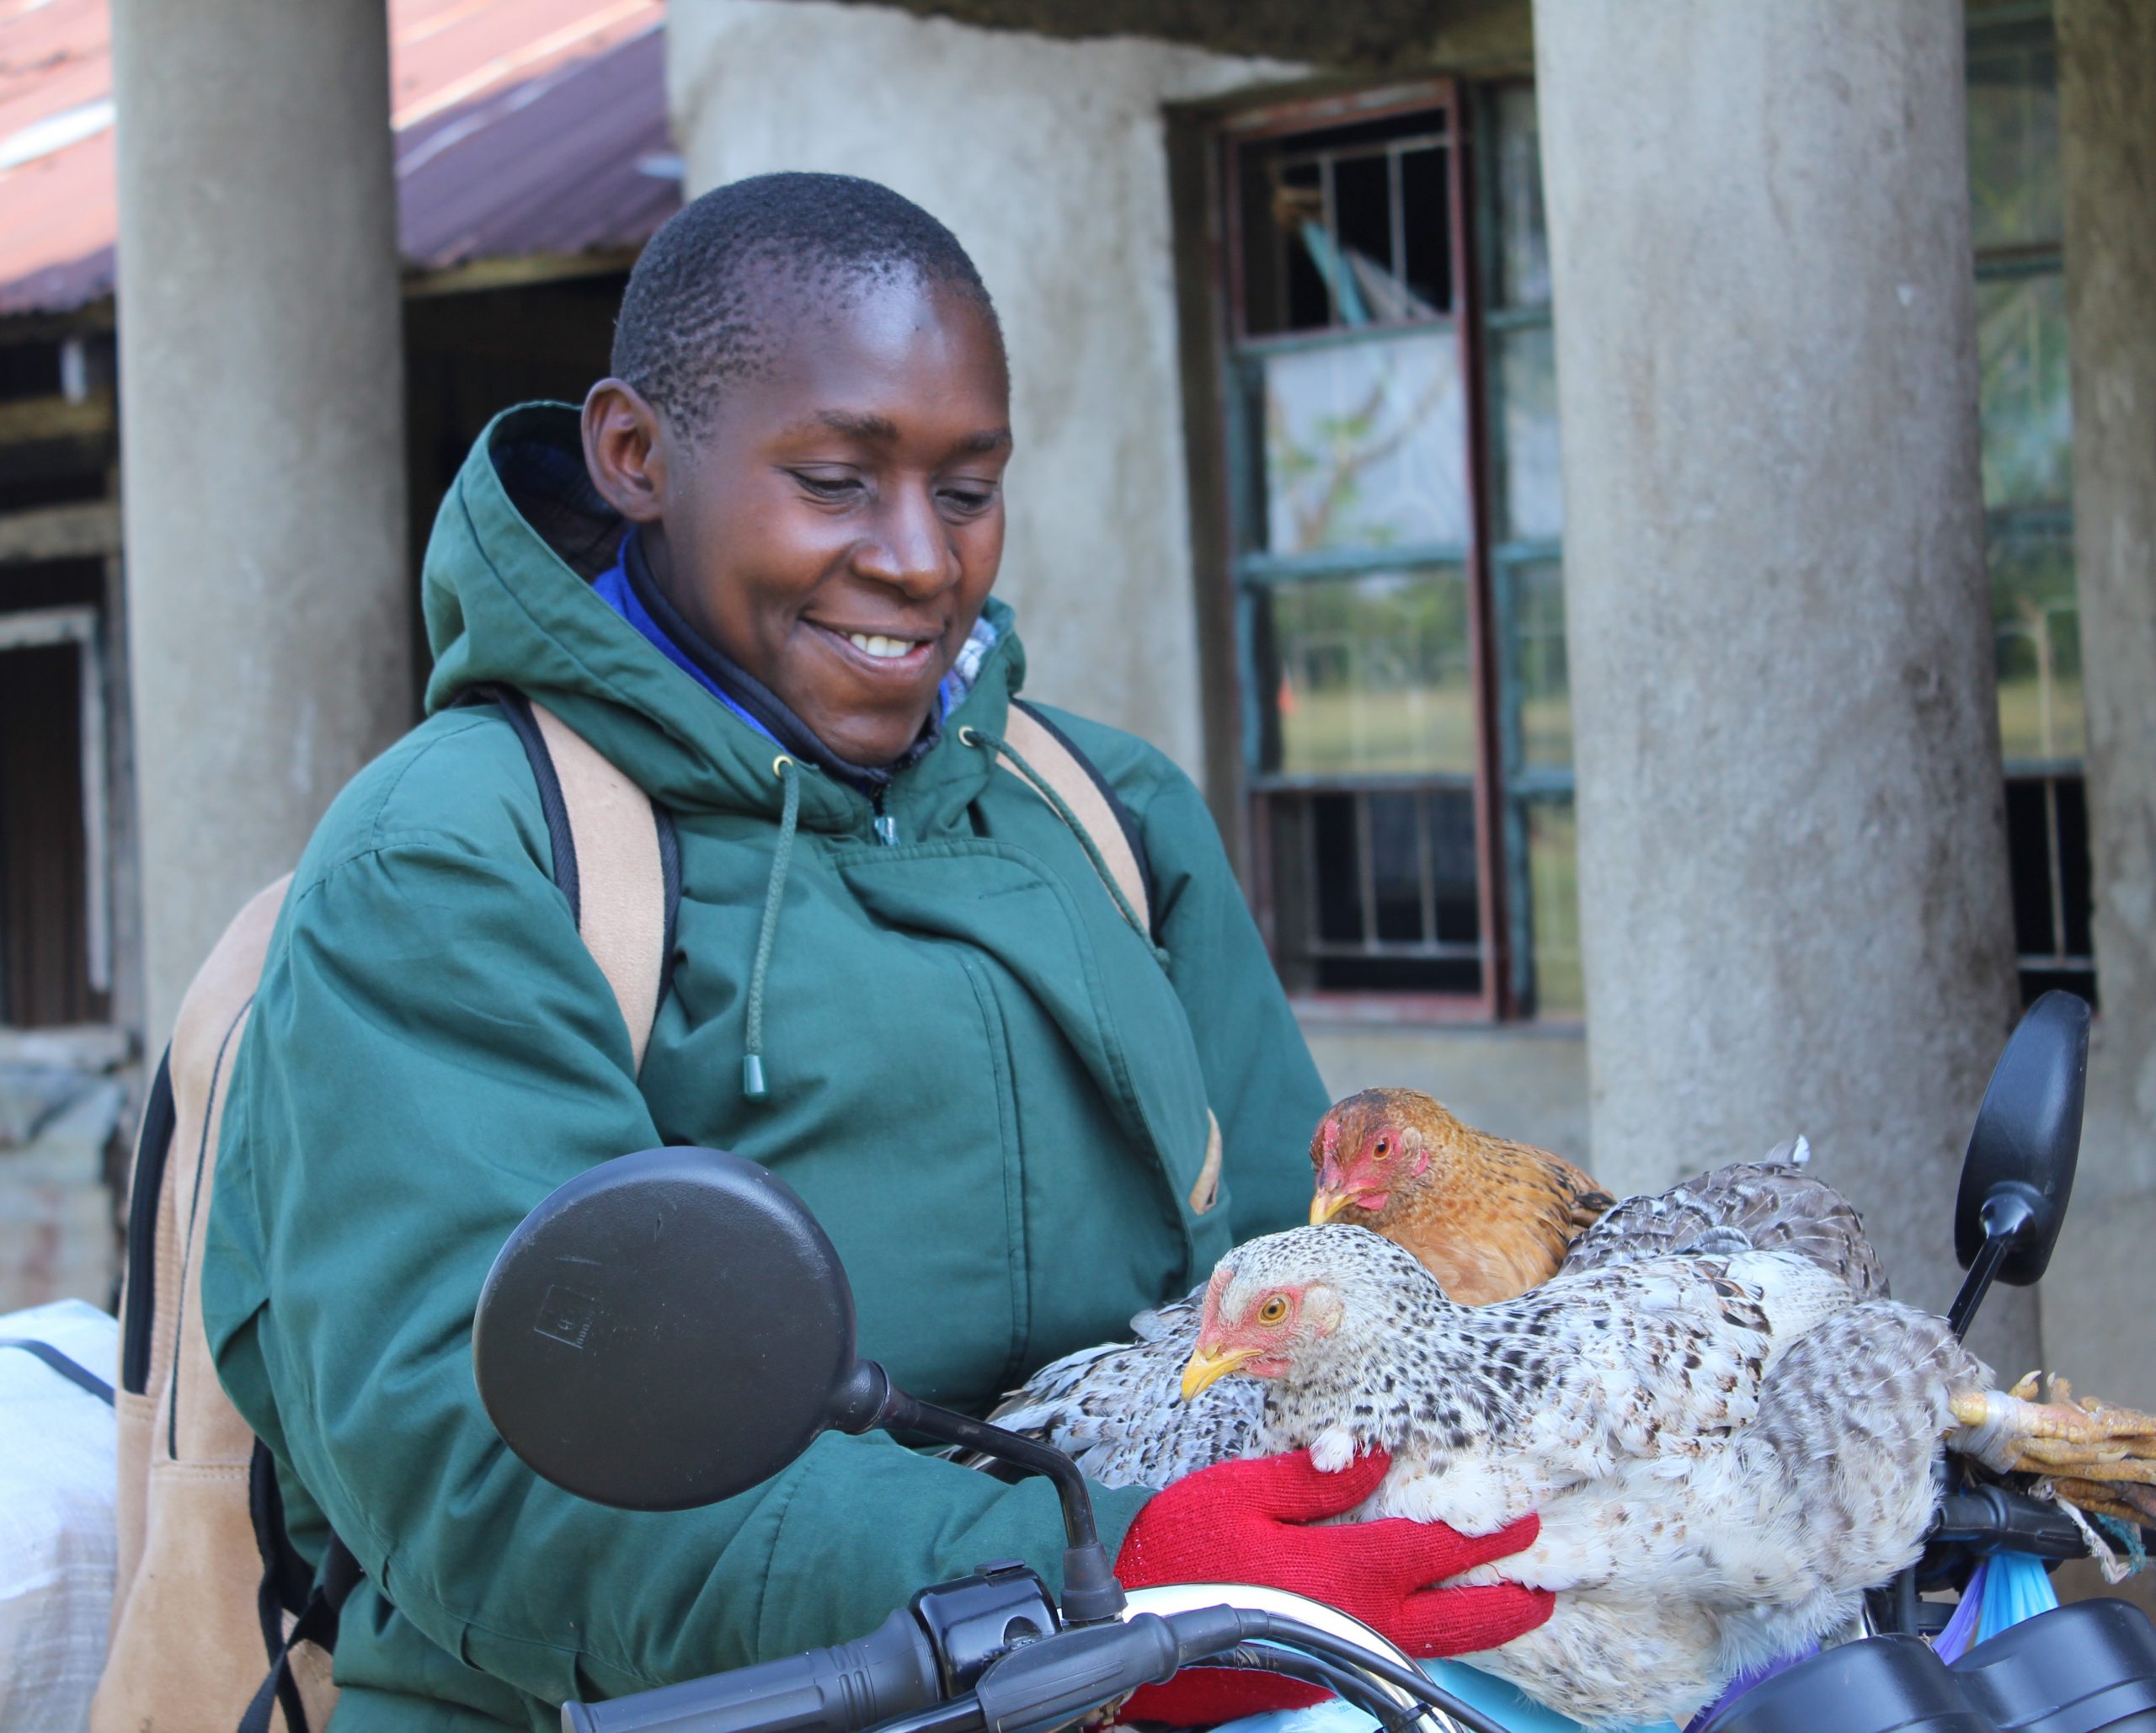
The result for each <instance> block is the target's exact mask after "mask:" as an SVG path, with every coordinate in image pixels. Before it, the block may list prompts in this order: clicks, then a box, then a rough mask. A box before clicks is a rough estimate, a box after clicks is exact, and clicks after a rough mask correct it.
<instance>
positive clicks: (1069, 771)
mask: <svg viewBox="0 0 2156 1733" xmlns="http://www.w3.org/2000/svg"><path fill="white" fill-rule="evenodd" d="M1003 738H1004V739H1006V740H1007V741H1008V742H1009V743H1010V744H1011V747H1012V749H1014V750H1015V751H1016V752H1017V754H1018V755H1019V756H1020V757H1022V758H1023V759H1024V760H1026V761H1027V763H1028V764H1030V765H1033V768H1034V770H1036V771H1038V772H1039V773H1040V777H1041V780H1042V781H1044V782H1046V783H1047V784H1048V785H1049V787H1051V788H1053V789H1054V791H1055V792H1057V793H1058V794H1059V795H1060V796H1061V797H1062V798H1063V803H1064V804H1065V806H1067V807H1069V808H1070V811H1071V813H1072V815H1073V816H1074V817H1075V818H1076V819H1077V820H1078V822H1079V823H1080V824H1082V825H1084V826H1085V827H1086V835H1089V836H1091V838H1092V840H1093V846H1094V848H1095V849H1097V850H1098V851H1099V852H1100V857H1101V861H1102V864H1103V865H1105V866H1106V867H1107V870H1108V876H1109V877H1111V878H1112V879H1113V880H1114V882H1115V886H1116V888H1117V889H1118V890H1119V891H1121V892H1122V893H1123V900H1124V901H1125V902H1127V903H1128V904H1130V906H1131V909H1133V911H1134V912H1135V913H1136V914H1137V916H1138V919H1139V922H1140V923H1141V924H1142V925H1144V927H1145V930H1146V931H1147V933H1148V934H1149V935H1150V932H1151V931H1152V928H1153V904H1152V898H1150V896H1149V895H1148V894H1147V893H1146V885H1145V869H1144V868H1143V867H1140V866H1139V863H1138V851H1136V850H1135V849H1134V848H1133V847H1132V846H1131V845H1130V838H1129V835H1126V834H1125V832H1124V830H1123V819H1122V818H1121V816H1120V815H1119V814H1118V813H1117V812H1116V810H1115V808H1113V807H1112V806H1110V805H1109V804H1108V797H1107V794H1106V793H1105V792H1103V791H1102V787H1101V784H1100V782H1099V780H1098V779H1097V776H1096V775H1095V773H1094V771H1093V767H1092V766H1091V765H1089V764H1087V763H1086V760H1084V759H1082V758H1081V757H1080V756H1079V755H1078V754H1077V752H1076V750H1075V749H1074V748H1073V747H1072V746H1071V744H1070V742H1069V741H1068V740H1066V739H1064V738H1063V736H1062V735H1061V734H1060V733H1058V732H1057V731H1056V730H1055V729H1054V728H1050V727H1049V725H1048V723H1044V722H1043V721H1042V720H1041V718H1040V717H1037V716H1035V715H1034V714H1033V712H1031V711H1029V710H1027V709H1026V708H1025V707H1023V706H1022V705H1018V704H1013V705H1012V706H1011V708H1010V711H1009V712H1008V713H1007V714H1006V716H1005V717H1004V722H1003ZM997 756H998V757H999V758H1001V759H1002V761H1003V762H1004V763H1005V764H1006V765H1011V760H1009V759H1007V758H1003V756H1002V755H1001V754H1000V753H999V754H998V755H997ZM1011 770H1012V771H1013V772H1014V773H1015V774H1017V776H1018V778H1019V780H1020V781H1025V780H1026V779H1025V775H1024V773H1023V772H1022V771H1018V769H1017V765H1011ZM1028 786H1030V785H1028Z"/></svg>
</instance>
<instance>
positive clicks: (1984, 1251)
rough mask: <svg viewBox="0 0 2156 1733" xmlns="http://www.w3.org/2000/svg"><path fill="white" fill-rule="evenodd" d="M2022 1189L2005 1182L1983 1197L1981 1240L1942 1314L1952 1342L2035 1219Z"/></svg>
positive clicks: (1963, 1332) (1966, 1329) (1964, 1333)
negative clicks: (1957, 1288)
mask: <svg viewBox="0 0 2156 1733" xmlns="http://www.w3.org/2000/svg"><path fill="white" fill-rule="evenodd" d="M2022 1190H2023V1187H2021V1186H2020V1185H2019V1184H2018V1183H2017V1182H2015V1181H2008V1182H2007V1183H2005V1184H2004V1185H1999V1186H1993V1188H1992V1192H1991V1195H1990V1196H1989V1197H1986V1198H1985V1199H1984V1208H1983V1224H1984V1243H1983V1246H1982V1247H1981V1248H1980V1249H1979V1250H1977V1256H1976V1258H1975V1260H1974V1261H1972V1263H1971V1264H1970V1266H1969V1273H1968V1275H1967V1277H1966V1278H1964V1280H1963V1281H1962V1283H1961V1292H1960V1293H1957V1294H1956V1295H1955V1296H1954V1304H1953V1307H1952V1309H1950V1310H1949V1311H1948V1313H1947V1314H1946V1327H1947V1328H1948V1329H1949V1330H1952V1331H1953V1332H1954V1340H1955V1341H1961V1339H1962V1338H1963V1337H1965V1336H1967V1335H1968V1333H1969V1325H1970V1324H1971V1323H1972V1321H1973V1320H1974V1319H1975V1318H1976V1315H1977V1307H1978V1306H1980V1305H1982V1304H1983V1298H1984V1296H1985V1295H1986V1294H1987V1293H1989V1292H1990V1291H1991V1284H1992V1278H1993V1277H1995V1276H1996V1275H1998V1274H1999V1265H2000V1264H2001V1263H2003V1262H2004V1261H2005V1259H2006V1255H2007V1253H2008V1252H2009V1251H2011V1250H2014V1247H2015V1244H2016V1242H2018V1241H2019V1240H2020V1238H2021V1236H2022V1234H2025V1233H2026V1232H2027V1231H2028V1229H2029V1226H2030V1224H2031V1223H2032V1222H2034V1221H2035V1220H2036V1208H2035V1206H2034V1205H2033V1204H2031V1202H2030V1201H2029V1199H2028V1198H2027V1197H2024V1196H2022V1195H2021V1193H2022Z"/></svg>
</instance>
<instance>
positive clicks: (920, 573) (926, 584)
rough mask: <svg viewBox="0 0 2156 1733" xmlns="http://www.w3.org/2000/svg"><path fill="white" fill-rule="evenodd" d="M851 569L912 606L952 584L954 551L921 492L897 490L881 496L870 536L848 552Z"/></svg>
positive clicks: (955, 578)
mask: <svg viewBox="0 0 2156 1733" xmlns="http://www.w3.org/2000/svg"><path fill="white" fill-rule="evenodd" d="M853 568H854V570H855V571H856V572H857V573H859V574H860V575H861V576H862V577H863V578H866V579H870V580H871V581H872V582H874V583H878V584H889V585H891V586H892V587H893V588H894V589H899V590H902V591H904V592H905V595H907V596H908V597H909V598H910V599H912V600H926V598H928V597H930V596H932V595H937V593H938V592H940V591H942V590H944V589H949V588H950V586H951V585H952V584H955V583H957V582H958V574H959V566H958V550H957V549H956V548H955V547H953V546H952V542H951V532H950V529H949V526H948V525H946V524H945V523H944V521H943V520H942V516H941V515H939V514H938V513H937V509H936V502H935V501H934V500H933V499H931V497H930V496H929V492H928V489H927V488H925V487H921V488H894V489H893V490H892V492H891V493H890V494H889V495H887V496H886V501H885V504H884V507H883V510H882V511H881V512H880V513H878V516H877V522H876V527H875V531H874V533H873V534H872V535H870V536H867V537H866V538H865V539H864V540H863V541H862V542H861V544H860V545H859V546H858V547H856V548H855V550H854V556H853Z"/></svg>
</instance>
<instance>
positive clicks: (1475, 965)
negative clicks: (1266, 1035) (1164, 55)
mask: <svg viewBox="0 0 2156 1733" xmlns="http://www.w3.org/2000/svg"><path fill="white" fill-rule="evenodd" d="M1221 148H1222V152H1223V155H1222V163H1221V168H1222V177H1223V178H1222V182H1221V184H1222V185H1223V187H1224V189H1225V194H1226V200H1225V202H1226V205H1227V209H1226V211H1225V223H1224V229H1225V234H1226V237H1227V247H1226V255H1227V256H1226V259H1225V282H1224V283H1223V284H1222V285H1221V288H1222V291H1223V292H1222V297H1221V305H1222V309H1223V313H1224V325H1225V338H1226V342H1225V349H1226V362H1227V365H1226V369H1225V377H1226V380H1227V392H1226V395H1227V398H1228V423H1229V425H1228V427H1227V429H1226V449H1227V453H1228V463H1229V469H1230V486H1229V494H1230V507H1231V511H1232V515H1233V518H1234V552H1233V572H1232V577H1233V583H1234V587H1235V604H1236V606H1235V618H1236V621H1237V628H1238V637H1239V646H1238V648H1239V652H1240V653H1239V675H1240V686H1241V703H1242V723H1243V731H1242V732H1243V744H1244V770H1245V778H1246V793H1247V796H1248V798H1249V801H1250V804H1251V823H1252V838H1253V854H1254V857H1255V862H1254V875H1253V876H1254V879H1255V888H1256V890H1257V901H1258V904H1259V913H1260V916H1261V919H1262V922H1263V924H1264V925H1265V927H1266V930H1267V936H1268V938H1269V940H1270V941H1271V943H1272V944H1273V952H1274V955H1275V957H1276V959H1277V960H1278V965H1279V968H1280V971H1281V973H1282V976H1283V979H1284V980H1285V981H1286V982H1287V984H1288V985H1289V989H1290V990H1291V991H1294V992H1298V993H1305V994H1308V993H1324V994H1361V993H1371V992H1379V993H1385V994H1395V995H1398V994H1409V995H1414V996H1415V997H1417V999H1419V1000H1421V1001H1422V1003H1423V1004H1424V1005H1425V1006H1426V1007H1427V1008H1428V1009H1430V1010H1433V1011H1436V1012H1438V1013H1439V1014H1452V1015H1468V1016H1491V1015H1494V1014H1496V1013H1497V1011H1498V1010H1500V1009H1501V1008H1502V997H1503V986H1502V942H1501V935H1500V932H1499V909H1498V892H1497V882H1496V880H1497V874H1496V871H1495V861H1496V857H1497V848H1498V838H1497V813H1496V809H1495V805H1494V797H1495V792H1496V789H1495V780H1494V777H1495V762H1494V757H1493V730H1492V728H1490V727H1489V726H1488V723H1487V704H1488V694H1489V692H1490V680H1489V670H1488V667H1487V656H1486V649H1485V635H1486V630H1487V627H1486V619H1487V605H1488V595H1487V582H1486V572H1485V569H1484V564H1483V558H1482V543H1483V540H1484V536H1483V531H1482V525H1481V515H1482V512H1481V481H1480V475H1481V466H1480V464H1479V463H1478V461H1477V449H1476V448H1477V439H1478V433H1477V420H1478V418H1477V415H1476V404H1475V395H1476V379H1475V369H1474V365H1473V360H1474V357H1473V355H1472V353H1471V344H1472V337H1473V327H1472V314H1471V301H1472V296H1471V292H1470V282H1471V274H1470V271H1469V270H1468V269H1466V268H1465V259H1466V257H1467V249H1466V246H1465V235H1466V211H1465V164H1464V162H1463V152H1462V150H1461V136H1460V117H1459V107H1458V104H1457V101H1456V99H1455V93H1454V89H1453V87H1452V86H1451V85H1450V84H1449V83H1436V82H1433V83H1418V84H1416V85H1413V86H1411V87H1402V88H1393V89H1390V90H1385V91H1377V92H1369V93H1360V94H1358V95H1356V96H1353V97H1348V98H1342V99H1326V100H1322V101H1318V102H1312V103H1305V104H1296V105H1294V106H1293V107H1289V108H1284V109H1269V110H1266V111H1264V112H1262V113H1259V114H1255V115H1243V116H1241V117H1238V118H1237V119H1236V120H1234V121H1232V122H1230V123H1229V125H1227V126H1226V128H1225V131H1224V133H1223V136H1222V140H1221Z"/></svg>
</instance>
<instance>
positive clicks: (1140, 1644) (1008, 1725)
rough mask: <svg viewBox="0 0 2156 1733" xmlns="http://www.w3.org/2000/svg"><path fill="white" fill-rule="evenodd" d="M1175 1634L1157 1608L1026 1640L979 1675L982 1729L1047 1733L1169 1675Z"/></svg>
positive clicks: (977, 1687)
mask: <svg viewBox="0 0 2156 1733" xmlns="http://www.w3.org/2000/svg"><path fill="white" fill-rule="evenodd" d="M1177 1659H1178V1648H1177V1642H1176V1633H1175V1630H1174V1629H1173V1628H1172V1627H1171V1625H1170V1624H1169V1623H1168V1621H1167V1620H1166V1619H1165V1618H1161V1616H1160V1615H1159V1614H1158V1613H1134V1614H1133V1615H1132V1616H1131V1617H1130V1618H1128V1619H1126V1620H1124V1621H1123V1623H1122V1624H1099V1625H1091V1626H1086V1627H1081V1628H1079V1629H1075V1630H1066V1631H1065V1632H1064V1633H1063V1634H1061V1635H1060V1636H1058V1637H1054V1638H1052V1639H1050V1640H1049V1641H1047V1642H1044V1643H1027V1644H1024V1645H1021V1646H1020V1647H1018V1648H1016V1649H1013V1650H1011V1652H1010V1653H1009V1654H1007V1655H1006V1656H1003V1658H1002V1659H1001V1660H1000V1661H996V1662H995V1664H994V1665H992V1666H990V1668H989V1670H988V1671H987V1672H985V1673H983V1674H982V1675H981V1677H980V1682H979V1683H978V1684H976V1685H975V1686H974V1695H975V1696H976V1697H977V1698H979V1700H980V1724H981V1726H982V1727H983V1729H984V1730H985V1733H1049V1730H1051V1729H1054V1728H1059V1727H1067V1726H1069V1725H1070V1724H1071V1723H1072V1722H1073V1721H1075V1720H1078V1718H1079V1717H1080V1716H1081V1715H1083V1714H1086V1712H1087V1711H1088V1710H1090V1709H1095V1708H1097V1707H1098V1706H1099V1705H1100V1704H1103V1703H1106V1702H1107V1701H1108V1700H1109V1699H1110V1698H1116V1697H1120V1696H1122V1695H1123V1693H1125V1692H1127V1691H1134V1690H1136V1689H1137V1688H1139V1686H1140V1685H1147V1684H1157V1683H1159V1682H1161V1680H1163V1679H1167V1678H1171V1677H1173V1676H1174V1674H1175V1670H1176V1665H1177Z"/></svg>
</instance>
